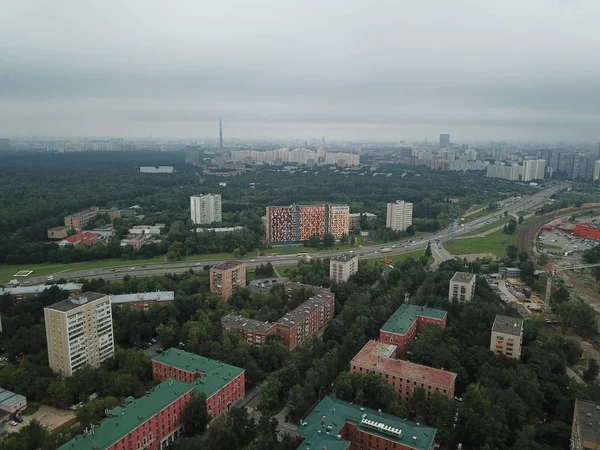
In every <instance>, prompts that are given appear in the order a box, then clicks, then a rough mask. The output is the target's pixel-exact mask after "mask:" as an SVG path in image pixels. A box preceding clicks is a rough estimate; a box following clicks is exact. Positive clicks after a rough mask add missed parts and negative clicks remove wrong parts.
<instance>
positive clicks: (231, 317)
mask: <svg viewBox="0 0 600 450" xmlns="http://www.w3.org/2000/svg"><path fill="white" fill-rule="evenodd" d="M221 324H222V325H230V326H235V327H238V328H243V329H244V330H251V331H259V332H266V331H269V330H270V329H271V328H273V327H274V326H275V324H274V323H271V322H263V321H260V320H255V319H248V318H247V317H243V316H238V315H235V314H227V315H226V316H225V317H223V318H221Z"/></svg>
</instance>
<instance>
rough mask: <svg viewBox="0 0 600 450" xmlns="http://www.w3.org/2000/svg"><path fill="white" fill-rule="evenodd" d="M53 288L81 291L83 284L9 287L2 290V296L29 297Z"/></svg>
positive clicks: (0, 291)
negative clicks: (28, 295)
mask: <svg viewBox="0 0 600 450" xmlns="http://www.w3.org/2000/svg"><path fill="white" fill-rule="evenodd" d="M53 286H57V287H58V288H59V289H61V290H63V291H81V288H82V287H83V284H81V283H66V284H32V285H31V286H18V287H8V288H4V289H0V295H3V294H10V295H27V294H41V293H42V292H44V291H45V290H46V289H50V288H51V287H53Z"/></svg>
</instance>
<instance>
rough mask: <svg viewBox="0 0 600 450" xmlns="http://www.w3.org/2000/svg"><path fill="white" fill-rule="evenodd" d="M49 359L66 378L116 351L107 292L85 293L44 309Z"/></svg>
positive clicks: (96, 364)
mask: <svg viewBox="0 0 600 450" xmlns="http://www.w3.org/2000/svg"><path fill="white" fill-rule="evenodd" d="M44 322H45V324H46V341H47V344H48V362H49V364H50V368H51V369H52V370H53V371H54V372H57V373H61V374H63V375H64V376H66V377H70V376H72V375H73V373H74V372H75V371H77V370H78V369H80V368H81V367H83V366H85V365H90V366H91V367H98V366H99V365H100V363H102V362H104V361H106V360H107V359H109V358H112V357H113V356H114V354H115V346H114V338H113V326H112V312H111V308H110V299H109V296H108V295H105V294H98V293H97V292H86V293H84V294H80V295H79V296H77V297H72V298H69V299H67V300H61V301H60V302H58V303H54V304H53V305H50V306H47V307H45V308H44Z"/></svg>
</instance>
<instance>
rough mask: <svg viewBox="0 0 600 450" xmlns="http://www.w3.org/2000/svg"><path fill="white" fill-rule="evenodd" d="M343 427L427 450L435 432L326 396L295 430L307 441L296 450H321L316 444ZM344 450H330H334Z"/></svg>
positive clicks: (324, 440)
mask: <svg viewBox="0 0 600 450" xmlns="http://www.w3.org/2000/svg"><path fill="white" fill-rule="evenodd" d="M346 424H352V425H355V426H356V427H357V428H358V429H359V430H361V431H362V432H365V433H369V434H372V435H373V436H377V437H383V438H385V439H387V440H389V441H391V442H396V443H398V444H402V445H404V446H407V447H409V448H414V449H417V450H430V449H431V447H432V446H433V442H434V439H435V435H436V433H437V430H436V429H435V428H431V427H426V426H422V425H417V424H416V423H413V422H410V421H408V420H406V419H400V418H398V417H395V416H392V415H390V414H383V413H382V414H379V412H378V411H375V410H373V409H369V408H363V407H361V406H360V405H355V404H352V403H348V402H345V401H343V400H338V399H333V398H331V397H329V396H326V397H325V398H323V400H321V402H320V403H319V404H318V405H317V406H315V408H314V409H313V410H312V411H311V412H310V414H309V415H308V416H307V417H306V419H304V420H303V422H302V425H301V426H299V427H298V429H297V430H296V434H298V435H299V436H301V437H304V438H307V441H308V442H307V441H304V442H303V443H302V444H301V445H300V446H299V447H298V449H305V448H307V446H308V448H310V449H311V450H312V449H315V450H317V449H318V450H321V449H322V448H323V446H322V445H321V446H319V442H323V443H325V444H327V445H329V444H328V443H329V442H330V437H335V436H337V435H338V434H340V432H341V431H342V429H343V428H344V427H345V426H346ZM319 431H320V432H321V433H319ZM340 442H343V440H341V441H340ZM346 442H347V441H346ZM348 447H349V446H346V447H343V446H340V447H331V448H332V449H336V450H337V449H344V448H348Z"/></svg>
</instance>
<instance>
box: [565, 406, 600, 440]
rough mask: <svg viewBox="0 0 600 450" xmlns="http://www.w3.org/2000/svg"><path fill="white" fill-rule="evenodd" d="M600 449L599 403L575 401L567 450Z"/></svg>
mask: <svg viewBox="0 0 600 450" xmlns="http://www.w3.org/2000/svg"><path fill="white" fill-rule="evenodd" d="M591 449H593V450H598V449H600V403H596V402H590V401H587V400H581V399H575V409H574V410H573V423H572V426H571V446H570V447H569V450H591Z"/></svg>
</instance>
